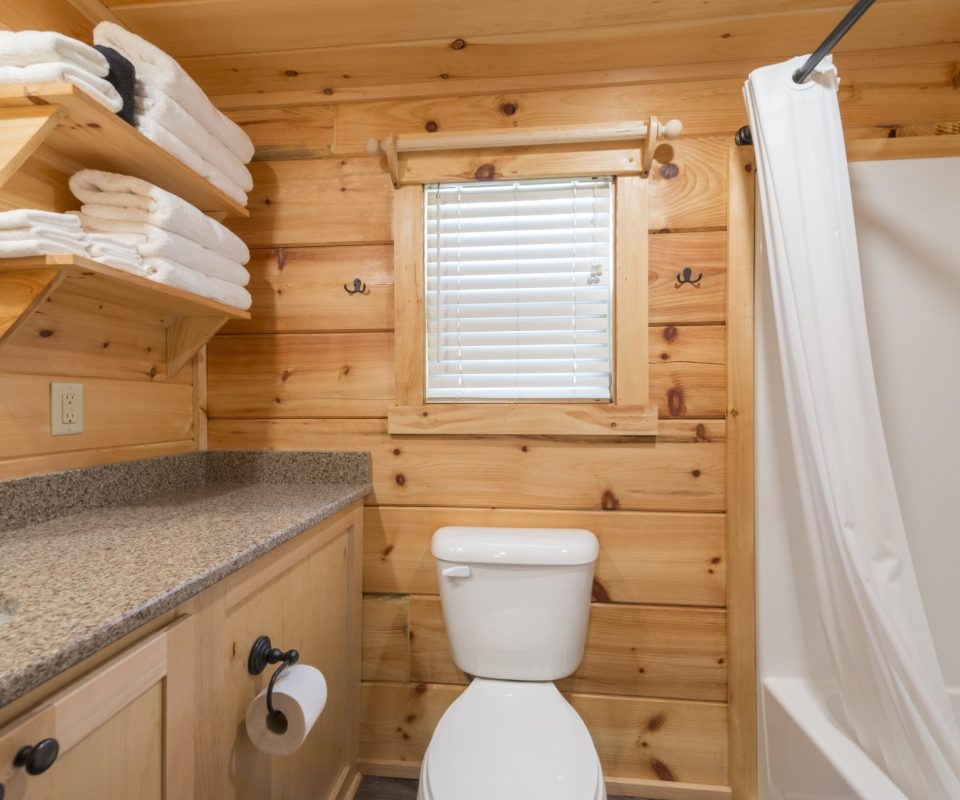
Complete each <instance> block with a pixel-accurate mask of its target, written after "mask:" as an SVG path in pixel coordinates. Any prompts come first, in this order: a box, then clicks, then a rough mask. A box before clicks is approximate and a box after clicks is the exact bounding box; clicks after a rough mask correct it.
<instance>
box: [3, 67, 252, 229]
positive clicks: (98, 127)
mask: <svg viewBox="0 0 960 800" xmlns="http://www.w3.org/2000/svg"><path fill="white" fill-rule="evenodd" d="M28 162H33V163H28ZM25 167H26V168H27V172H28V173H29V175H28V179H29V180H31V181H33V183H34V184H36V183H37V182H39V183H43V182H46V183H47V184H50V183H51V177H52V178H53V182H57V181H58V182H59V183H60V184H61V187H60V190H59V192H56V190H54V192H55V196H54V197H52V198H51V199H52V200H54V201H57V200H59V201H60V202H59V203H56V202H54V204H55V205H56V204H60V205H62V204H63V201H64V199H65V198H66V197H67V196H66V195H65V194H64V190H65V183H64V176H66V177H69V176H70V175H72V174H73V173H74V172H77V171H79V170H81V169H84V168H87V169H101V170H106V171H108V172H119V173H122V174H124V175H133V176H135V177H138V178H143V179H144V180H146V181H149V182H150V183H153V184H156V185H157V186H160V187H161V188H163V189H166V190H167V191H169V192H173V193H174V194H176V195H178V196H179V197H182V198H183V199H184V200H186V201H188V202H189V203H192V204H193V205H195V206H196V207H197V208H199V209H200V210H201V211H206V212H208V213H221V214H226V215H229V216H238V217H246V216H249V212H248V211H247V209H246V208H244V207H243V206H242V205H240V204H239V203H238V202H237V201H236V200H234V199H232V198H231V197H229V196H227V195H226V194H225V193H224V192H222V191H221V190H220V189H218V188H217V187H215V186H214V185H213V184H211V183H210V182H209V181H207V180H206V179H205V178H203V177H201V176H200V175H198V174H197V173H196V172H194V171H193V170H191V169H190V168H189V167H187V166H186V165H185V164H183V163H182V162H181V161H180V160H179V159H177V158H175V157H174V156H172V155H171V154H170V153H168V152H167V151H166V150H164V149H163V148H161V147H159V146H158V145H156V144H155V143H154V142H152V141H151V140H150V139H148V138H147V137H146V136H144V135H143V134H142V133H140V131H138V130H137V129H136V128H134V127H133V126H132V125H129V124H127V123H126V122H124V121H123V120H122V119H120V117H118V116H117V115H116V114H114V113H113V112H112V111H110V109H108V108H106V107H105V106H103V105H102V104H100V103H98V102H97V101H96V100H94V99H93V98H91V97H90V96H89V95H88V94H86V93H85V92H84V91H83V90H81V89H79V88H77V87H76V86H74V85H73V84H70V83H47V84H33V85H25V86H17V85H9V84H8V85H0V187H6V184H7V182H8V181H9V180H10V179H11V178H13V177H14V176H15V175H16V174H17V173H18V172H19V171H20V170H21V169H24V168H25ZM17 189H20V190H19V191H17ZM17 189H14V191H13V192H12V193H11V195H10V196H9V197H7V198H5V200H4V202H3V203H2V205H4V206H5V207H7V208H15V207H18V206H21V205H23V195H24V190H23V189H22V187H17ZM28 196H29V195H28ZM38 207H46V206H38ZM70 207H76V201H73V205H72V206H70ZM62 210H67V209H62Z"/></svg>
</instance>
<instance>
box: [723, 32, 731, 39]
mask: <svg viewBox="0 0 960 800" xmlns="http://www.w3.org/2000/svg"><path fill="white" fill-rule="evenodd" d="M731 35H732V34H729V33H725V34H723V35H722V36H721V37H720V38H721V39H729V38H730V36H731Z"/></svg>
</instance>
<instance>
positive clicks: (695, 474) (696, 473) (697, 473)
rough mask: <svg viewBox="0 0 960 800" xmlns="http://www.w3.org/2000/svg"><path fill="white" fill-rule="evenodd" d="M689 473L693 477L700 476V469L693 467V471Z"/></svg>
mask: <svg viewBox="0 0 960 800" xmlns="http://www.w3.org/2000/svg"><path fill="white" fill-rule="evenodd" d="M690 474H691V475H693V477H694V478H699V477H700V470H698V469H695V470H694V471H693V472H691V473H690Z"/></svg>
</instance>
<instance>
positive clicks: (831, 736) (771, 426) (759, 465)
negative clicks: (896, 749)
mask: <svg viewBox="0 0 960 800" xmlns="http://www.w3.org/2000/svg"><path fill="white" fill-rule="evenodd" d="M958 181H960V159H927V160H919V161H912V162H883V163H877V162H872V163H869V164H867V163H863V164H856V165H853V168H852V170H851V188H852V190H853V197H854V208H855V213H856V218H857V228H858V231H857V232H858V240H859V246H860V256H861V269H862V273H863V284H864V301H865V304H866V311H867V321H868V325H869V326H870V331H869V333H870V341H871V348H872V350H873V361H874V369H875V371H876V375H877V390H878V394H879V397H880V406H881V414H882V416H883V422H884V433H885V436H886V439H887V446H888V449H889V451H890V458H891V463H892V466H893V471H894V477H895V480H896V483H897V495H898V497H899V500H900V505H901V508H902V511H903V515H904V521H905V523H906V526H907V534H908V537H909V539H910V546H911V551H912V555H913V560H914V564H915V567H916V570H917V576H918V578H919V580H920V587H921V593H922V594H923V601H924V604H925V606H926V611H927V616H928V620H929V623H930V626H931V630H932V632H933V636H934V642H935V645H936V648H937V654H938V656H939V659H940V662H941V667H942V669H943V672H944V677H945V679H946V682H947V685H948V686H949V687H951V688H950V689H949V700H946V699H945V701H944V702H950V704H951V705H952V709H953V711H954V714H955V716H956V717H957V719H958V720H960V637H957V636H956V630H957V627H958V625H960V603H958V602H957V590H956V578H955V572H956V564H957V563H960V536H957V535H956V532H957V524H956V515H955V508H954V498H955V497H956V496H957V495H958V494H960V477H958V475H960V473H958V471H957V470H956V468H955V466H954V454H955V452H956V450H957V448H958V447H960V417H958V416H957V415H953V416H951V415H943V414H927V413H918V407H917V400H918V398H925V397H926V398H936V402H937V406H938V407H939V408H956V407H958V406H960V372H958V371H956V370H944V369H943V367H942V365H943V364H944V363H951V364H952V363H955V360H956V354H955V353H954V351H953V345H954V344H955V342H956V340H957V338H958V337H960V262H958V261H957V259H956V256H955V254H956V253H957V252H958V251H960V228H958V227H957V226H956V224H955V211H956V209H957V205H958V204H957V200H956V194H955V187H956V185H957V182H958ZM766 269H767V268H766V264H765V263H763V260H762V252H761V257H760V259H759V261H758V264H757V298H756V311H757V326H756V331H757V340H756V346H757V369H756V377H757V381H756V386H757V429H756V484H757V631H758V633H757V643H758V648H757V661H758V674H759V683H760V686H759V697H758V701H759V720H758V737H759V742H758V752H759V770H760V776H759V777H760V781H759V784H760V787H759V796H760V798H761V800H911V799H910V798H907V797H906V796H905V795H904V794H903V792H901V791H900V790H899V789H898V788H897V787H896V786H895V785H894V784H893V782H892V781H891V780H890V779H889V778H888V777H887V776H886V774H885V773H884V772H883V771H882V770H881V769H880V768H879V767H878V766H877V765H876V764H875V763H874V762H873V761H872V760H871V759H870V757H869V756H868V755H867V754H866V753H865V752H864V751H863V750H861V748H860V747H859V745H858V744H857V743H856V742H855V741H854V740H853V739H852V738H851V737H850V736H849V735H848V733H847V730H846V723H845V719H844V716H843V712H842V709H841V705H840V702H839V697H838V696H837V695H836V693H835V692H834V691H833V690H832V689H831V687H833V686H834V685H835V679H834V675H833V667H832V664H831V660H830V657H829V653H828V651H827V648H826V644H825V641H824V637H823V633H822V629H821V625H820V621H819V618H818V613H819V611H818V608H817V606H816V603H815V600H814V598H813V596H812V589H811V586H812V577H811V576H812V568H811V564H810V556H809V554H808V552H807V551H806V548H805V546H804V545H803V537H804V533H803V531H802V530H801V529H800V527H799V519H800V514H801V508H800V505H799V503H800V501H799V498H798V497H797V494H796V490H795V486H796V477H795V476H794V474H793V468H792V463H791V458H790V455H789V434H788V431H787V427H786V425H787V423H786V410H785V407H784V398H783V391H782V386H781V377H780V363H779V355H778V353H777V345H776V328H775V326H774V322H773V319H772V306H771V301H770V296H769V285H768V280H767V273H766ZM918 342H922V343H923V346H922V347H919V348H918V347H917V346H916V345H917V343H918ZM920 411H921V412H922V409H920ZM912 800H933V798H912Z"/></svg>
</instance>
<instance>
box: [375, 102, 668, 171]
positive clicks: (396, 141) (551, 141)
mask: <svg viewBox="0 0 960 800" xmlns="http://www.w3.org/2000/svg"><path fill="white" fill-rule="evenodd" d="M682 132H683V123H682V122H680V120H678V119H672V120H670V121H669V122H666V123H661V122H660V121H659V120H658V119H657V118H656V117H650V119H649V120H647V121H645V122H637V121H633V122H620V123H616V124H610V125H596V126H578V127H576V128H560V127H539V128H511V129H508V130H482V131H463V132H460V133H447V134H436V133H427V134H408V135H404V136H393V135H392V134H391V135H390V136H387V137H385V138H383V139H377V138H372V139H370V140H369V141H368V142H367V152H368V153H369V154H370V155H371V156H386V159H387V166H388V168H389V170H390V174H391V175H392V176H393V177H394V184H395V185H398V178H397V175H398V171H399V170H398V156H399V154H400V153H435V152H440V151H443V150H488V149H497V148H511V147H538V146H547V145H562V144H592V143H598V142H637V143H638V144H639V145H640V146H641V148H642V150H643V171H644V172H649V170H650V164H651V162H652V160H653V151H654V150H655V149H656V146H657V142H658V141H660V140H662V139H676V138H677V137H679V136H680V134H681V133H682Z"/></svg>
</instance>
